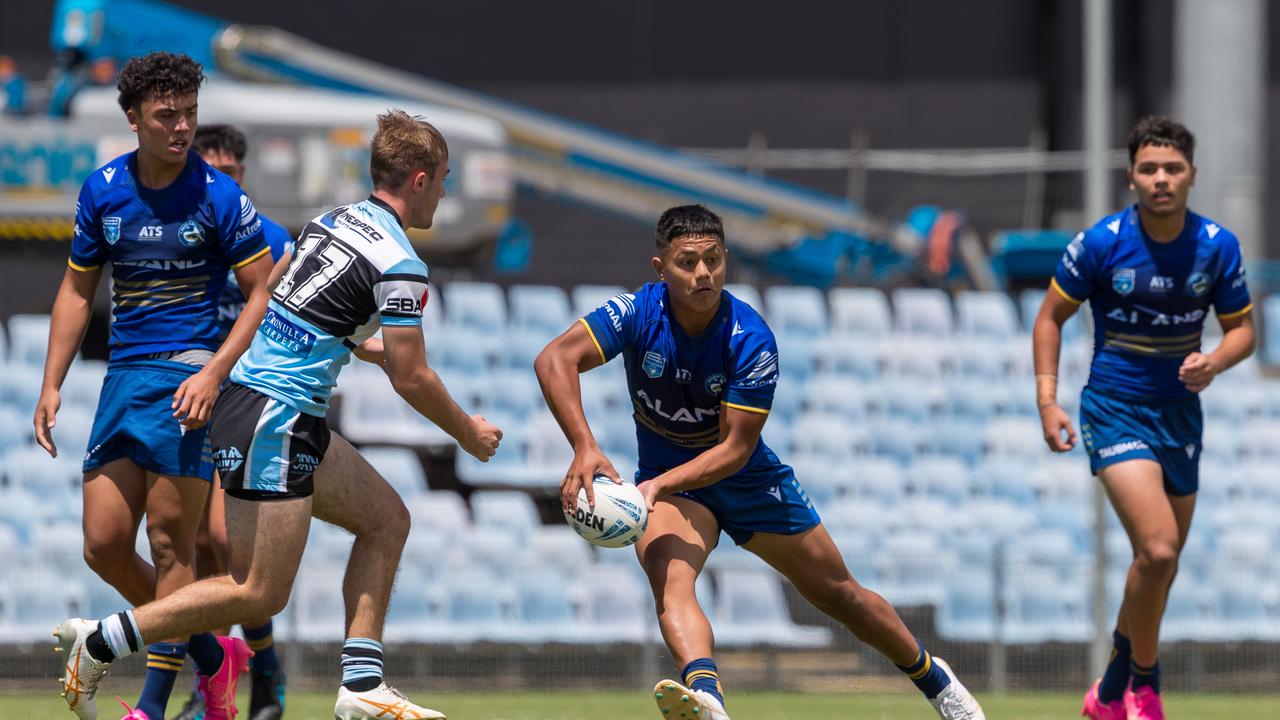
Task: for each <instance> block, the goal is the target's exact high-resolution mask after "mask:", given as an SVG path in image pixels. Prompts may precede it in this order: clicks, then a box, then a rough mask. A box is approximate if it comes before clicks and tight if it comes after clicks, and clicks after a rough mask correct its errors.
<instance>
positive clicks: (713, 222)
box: [655, 205, 724, 250]
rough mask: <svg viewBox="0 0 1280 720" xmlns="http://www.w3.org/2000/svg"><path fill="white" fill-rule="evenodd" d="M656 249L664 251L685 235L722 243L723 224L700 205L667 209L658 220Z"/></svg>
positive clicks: (718, 217)
mask: <svg viewBox="0 0 1280 720" xmlns="http://www.w3.org/2000/svg"><path fill="white" fill-rule="evenodd" d="M655 235H656V236H657V241H658V249H659V250H665V249H666V248H667V246H668V245H670V244H671V241H672V240H675V239H676V238H678V237H683V236H685V235H710V236H712V237H716V238H719V239H720V241H721V242H724V223H723V222H721V220H720V216H719V215H716V214H715V213H713V212H711V211H710V210H708V209H706V208H705V207H703V206H702V205H678V206H676V207H673V208H668V209H667V211H666V212H664V213H662V217H660V218H658V227H657V232H656V233H655Z"/></svg>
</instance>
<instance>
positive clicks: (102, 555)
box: [84, 533, 134, 577]
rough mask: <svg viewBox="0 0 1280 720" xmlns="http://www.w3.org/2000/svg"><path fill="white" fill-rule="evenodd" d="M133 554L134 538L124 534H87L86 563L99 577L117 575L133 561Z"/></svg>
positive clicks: (85, 544)
mask: <svg viewBox="0 0 1280 720" xmlns="http://www.w3.org/2000/svg"><path fill="white" fill-rule="evenodd" d="M133 554H134V553H133V538H132V537H129V536H127V535H125V534H123V533H113V534H110V535H102V534H91V533H86V534H85V537H84V561H85V563H86V564H87V565H88V566H89V568H90V569H92V570H93V571H94V572H95V573H97V574H98V575H101V576H104V577H106V576H111V575H115V574H116V573H117V572H118V571H119V570H120V569H121V568H124V567H127V566H128V565H129V564H130V563H131V562H132V561H133Z"/></svg>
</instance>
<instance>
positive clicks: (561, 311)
mask: <svg viewBox="0 0 1280 720" xmlns="http://www.w3.org/2000/svg"><path fill="white" fill-rule="evenodd" d="M507 302H508V303H509V305H510V314H509V317H510V318H511V326H512V328H524V329H530V330H537V331H540V332H544V333H547V334H548V335H549V336H550V337H554V336H555V335H559V334H560V333H562V332H564V331H565V330H566V329H568V327H569V324H570V323H572V322H573V321H574V320H576V319H577V318H574V317H573V313H572V312H570V308H569V296H568V295H566V294H565V292H564V290H562V289H560V288H558V287H555V286H552V285H512V286H511V288H510V289H509V290H507Z"/></svg>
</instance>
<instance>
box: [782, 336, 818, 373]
mask: <svg viewBox="0 0 1280 720" xmlns="http://www.w3.org/2000/svg"><path fill="white" fill-rule="evenodd" d="M776 339H777V341H778V371H779V374H780V375H781V377H784V378H791V379H793V380H800V381H802V382H803V381H806V380H808V378H810V377H811V376H812V375H813V374H814V373H815V372H817V371H818V365H819V359H820V357H821V355H822V352H823V347H824V340H823V339H822V338H815V337H810V336H807V335H786V336H779V337H778V338H776Z"/></svg>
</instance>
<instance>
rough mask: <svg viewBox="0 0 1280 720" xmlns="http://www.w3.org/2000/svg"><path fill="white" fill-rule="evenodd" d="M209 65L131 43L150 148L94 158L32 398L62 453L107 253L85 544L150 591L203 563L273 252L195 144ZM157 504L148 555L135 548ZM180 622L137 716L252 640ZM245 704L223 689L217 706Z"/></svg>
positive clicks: (129, 94)
mask: <svg viewBox="0 0 1280 720" xmlns="http://www.w3.org/2000/svg"><path fill="white" fill-rule="evenodd" d="M203 78H204V76H203V72H202V70H201V68H200V66H199V65H198V64H197V63H195V62H194V61H192V60H191V59H190V58H188V57H186V56H182V55H171V54H168V53H154V54H151V55H147V56H145V57H141V58H134V59H133V60H130V61H129V63H128V64H126V65H125V67H124V69H123V70H122V72H121V74H120V79H119V90H120V98H119V99H120V107H121V109H122V110H124V112H125V116H126V118H127V119H128V121H129V125H130V127H131V128H132V129H133V131H134V132H135V133H137V136H138V149H137V150H136V151H135V152H131V153H128V154H127V155H123V156H121V157H118V158H116V159H115V160H112V161H111V162H109V163H107V164H106V165H105V166H103V167H102V168H100V169H98V170H95V171H94V172H93V173H92V174H91V175H90V176H89V178H88V180H86V181H85V183H84V187H83V188H82V190H81V191H80V198H79V202H78V203H77V209H76V226H75V232H74V237H73V239H72V243H71V257H70V260H69V261H68V264H69V266H70V267H69V269H68V270H67V273H66V275H65V276H64V278H63V281H62V286H61V288H60V289H59V291H58V296H57V299H56V300H55V302H54V307H53V313H52V319H51V327H50V333H49V353H48V358H47V360H46V363H45V371H44V387H43V388H42V391H41V395H40V400H39V403H38V405H37V407H36V413H35V433H36V439H37V441H38V442H39V443H40V445H41V446H43V447H44V448H45V449H46V450H48V451H49V453H50V454H51V455H56V453H57V448H56V446H55V445H54V442H53V435H52V428H53V426H54V422H55V419H56V414H57V411H58V407H59V405H60V397H59V388H60V387H61V385H62V381H63V379H64V378H65V377H66V373H67V370H68V368H69V367H70V365H71V362H72V359H73V358H74V357H75V354H76V350H77V348H78V347H79V344H80V342H81V339H82V338H83V336H84V331H85V327H86V325H87V324H88V320H89V313H90V309H91V305H92V301H93V296H94V293H95V291H96V289H97V287H98V283H99V281H100V280H101V277H102V268H103V266H104V265H106V264H107V263H110V264H111V277H112V281H113V285H114V287H113V296H112V323H111V337H110V361H109V364H108V370H107V377H106V380H105V381H104V383H103V387H102V395H101V398H100V399H99V402H98V410H97V416H96V418H95V419H94V424H93V430H92V434H91V439H90V441H89V447H88V450H87V452H86V453H85V456H84V535H85V540H84V543H85V545H84V553H85V559H86V561H87V562H88V563H89V566H90V567H92V568H93V569H94V571H95V572H97V573H98V575H99V576H101V577H102V578H103V579H104V580H106V581H107V582H108V583H110V584H111V585H112V586H113V587H114V588H116V589H117V590H118V591H120V594H122V595H123V596H124V597H125V598H127V599H128V600H130V601H131V602H134V603H139V604H141V603H145V602H149V601H150V600H152V599H154V598H156V597H164V596H166V595H169V594H171V593H173V592H174V591H176V590H177V589H178V588H180V587H183V586H185V585H187V584H189V583H191V582H192V581H193V580H194V579H195V572H194V571H195V564H194V557H193V556H194V552H195V535H196V527H197V523H198V520H199V518H200V514H201V512H202V511H203V509H204V504H205V498H206V497H207V496H208V493H209V486H208V483H209V482H210V481H211V480H212V476H213V463H212V458H211V457H210V451H209V445H208V436H207V430H206V428H205V423H206V422H207V421H208V420H209V417H210V412H211V411H212V409H213V404H214V401H215V399H216V398H217V397H218V393H219V387H220V385H221V384H222V382H223V381H224V379H225V378H226V377H227V374H228V373H229V372H230V370H231V367H232V366H233V365H234V363H235V362H236V360H237V359H238V358H239V357H240V355H241V354H242V353H243V352H244V350H245V349H246V348H247V347H248V346H249V342H250V340H251V339H252V337H253V333H254V329H255V328H256V327H257V325H258V323H259V321H260V320H261V317H262V314H263V312H264V310H265V309H266V303H267V278H268V275H269V272H270V267H271V263H270V260H269V259H268V257H267V255H268V251H267V247H266V243H265V242H264V241H263V238H262V225H261V222H260V221H259V219H258V218H257V216H256V212H255V210H254V207H253V204H252V203H251V202H250V201H249V198H248V197H247V196H246V195H245V194H244V193H243V192H241V190H240V187H239V186H238V185H237V184H236V183H235V181H234V180H232V179H231V178H229V177H227V176H226V175H224V174H222V173H221V172H218V171H217V170H215V169H214V168H212V167H210V166H209V165H208V164H207V163H205V162H204V161H203V160H202V159H201V158H200V156H199V155H197V154H195V153H194V152H192V151H191V139H192V135H193V133H194V132H195V129H196V114H197V93H198V90H199V87H200V84H201V82H202V81H203ZM228 271H233V272H234V273H235V274H236V277H237V278H238V280H239V283H240V287H241V288H243V289H244V290H245V292H246V294H247V296H248V297H249V301H248V303H247V306H246V308H245V310H244V312H243V314H242V317H241V319H240V320H239V321H238V322H237V323H236V325H235V327H234V328H233V329H232V331H231V332H230V333H229V334H225V339H224V333H223V332H222V329H221V327H220V325H219V323H218V315H217V302H218V297H219V296H220V295H221V293H222V288H223V285H225V283H226V278H227V273H228ZM144 513H145V514H146V518H147V535H148V538H149V540H150V544H151V563H148V562H147V561H146V560H144V559H142V558H141V557H139V556H138V555H137V554H136V553H135V552H134V538H135V536H136V534H137V531H138V526H139V524H140V522H141V518H142V516H143V514H144ZM166 637H167V636H166ZM177 637H178V640H173V639H172V638H171V639H170V641H165V637H155V638H152V639H153V640H154V641H156V644H154V645H153V646H152V647H151V648H150V649H149V656H148V662H147V665H148V673H147V679H146V682H145V685H144V688H143V692H142V696H141V698H140V699H139V702H138V708H137V710H134V711H130V714H129V717H130V718H134V719H135V720H136V719H138V718H147V717H150V718H152V720H156V719H158V718H160V717H163V712H164V706H165V703H166V702H167V700H168V696H169V693H170V691H171V689H172V686H173V680H174V678H175V677H176V675H177V671H178V669H180V668H181V666H182V663H183V657H184V656H185V655H186V654H188V652H189V653H190V654H191V656H192V658H193V659H194V660H195V662H196V664H197V666H198V667H199V668H200V669H201V671H202V672H205V673H207V674H214V673H217V672H218V671H219V669H220V668H226V669H228V670H229V669H232V668H234V665H235V663H234V662H229V661H227V659H228V658H231V660H234V654H235V653H237V652H240V651H241V649H242V648H243V646H244V643H243V641H238V640H230V639H215V638H214V637H213V636H212V635H208V634H200V635H196V636H194V637H191V638H190V639H189V641H188V638H186V637H185V636H177ZM245 652H247V649H246V650H245ZM69 660H71V658H69ZM64 691H65V694H66V697H67V702H68V704H69V705H70V707H71V709H72V710H74V711H75V712H76V713H77V714H79V715H80V716H81V717H93V716H94V714H95V713H96V711H95V710H94V709H93V707H92V703H86V702H84V697H83V696H82V695H81V693H80V691H79V680H78V679H77V677H76V675H75V674H74V672H72V671H71V670H70V669H69V670H68V672H67V675H66V677H65V678H64ZM233 711H234V708H233V707H228V706H226V705H225V704H223V705H215V706H212V707H210V717H211V718H217V717H219V716H220V715H222V716H227V715H229V714H230V713H232V712H233Z"/></svg>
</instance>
